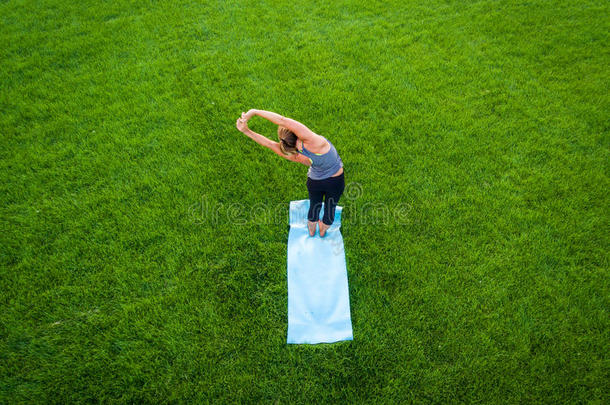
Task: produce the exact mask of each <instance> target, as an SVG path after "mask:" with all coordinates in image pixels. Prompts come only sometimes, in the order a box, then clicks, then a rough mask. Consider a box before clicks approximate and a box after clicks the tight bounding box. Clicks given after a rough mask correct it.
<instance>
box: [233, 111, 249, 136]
mask: <svg viewBox="0 0 610 405" xmlns="http://www.w3.org/2000/svg"><path fill="white" fill-rule="evenodd" d="M235 126H236V127H237V129H239V130H240V131H241V132H243V133H244V134H245V133H246V131H248V130H249V129H250V128H248V120H246V119H244V118H243V113H242V118H238V119H237V122H236V123H235Z"/></svg>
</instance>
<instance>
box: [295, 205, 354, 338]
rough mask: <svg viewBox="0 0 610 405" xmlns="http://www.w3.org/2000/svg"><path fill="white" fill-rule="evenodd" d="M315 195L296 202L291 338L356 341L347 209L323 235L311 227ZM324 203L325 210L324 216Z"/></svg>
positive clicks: (341, 208) (321, 211)
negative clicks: (344, 225) (311, 199)
mask: <svg viewBox="0 0 610 405" xmlns="http://www.w3.org/2000/svg"><path fill="white" fill-rule="evenodd" d="M308 211H309V200H299V201H291V202H290V232H289V233H288V338H287V343H310V344H313V343H332V342H338V341H340V340H353V335H352V321H351V316H350V309H349V290H348V286H347V267H346V265H345V251H344V247H343V237H342V236H341V231H340V230H339V228H340V227H341V211H343V207H340V206H337V208H336V210H335V221H334V222H333V224H332V225H331V227H330V228H328V230H327V231H326V235H324V237H323V238H321V237H320V231H319V229H316V234H315V236H309V232H308V230H307V212H308ZM323 213H324V207H322V209H321V210H320V219H322V215H323Z"/></svg>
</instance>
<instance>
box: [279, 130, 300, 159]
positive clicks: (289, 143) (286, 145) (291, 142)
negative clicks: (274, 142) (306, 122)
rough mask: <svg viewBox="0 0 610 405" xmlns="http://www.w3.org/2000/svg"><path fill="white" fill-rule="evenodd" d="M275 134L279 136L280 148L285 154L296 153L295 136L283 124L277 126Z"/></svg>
mask: <svg viewBox="0 0 610 405" xmlns="http://www.w3.org/2000/svg"><path fill="white" fill-rule="evenodd" d="M277 136H278V138H280V149H281V150H282V152H283V153H284V154H285V155H294V154H295V153H297V140H298V139H299V138H297V136H296V135H295V134H294V132H292V131H291V130H289V129H288V128H284V127H283V126H281V125H280V126H279V127H278V129H277Z"/></svg>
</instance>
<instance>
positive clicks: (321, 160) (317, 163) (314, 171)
mask: <svg viewBox="0 0 610 405" xmlns="http://www.w3.org/2000/svg"><path fill="white" fill-rule="evenodd" d="M322 138H324V139H326V138H325V137H322ZM326 141H327V142H328V143H329V144H330V149H329V151H328V152H326V153H313V152H310V151H308V150H307V149H305V145H303V141H301V147H302V148H303V152H301V151H299V153H301V154H303V155H305V156H307V157H308V158H309V160H310V161H311V166H309V170H308V171H307V176H308V177H309V178H311V179H312V180H322V179H326V178H329V177H331V176H332V175H333V174H335V173H337V171H338V170H339V169H340V168H342V167H343V161H342V160H341V157H340V156H339V153H337V149H335V145H333V144H332V142H331V141H329V140H328V139H326ZM297 150H298V149H297Z"/></svg>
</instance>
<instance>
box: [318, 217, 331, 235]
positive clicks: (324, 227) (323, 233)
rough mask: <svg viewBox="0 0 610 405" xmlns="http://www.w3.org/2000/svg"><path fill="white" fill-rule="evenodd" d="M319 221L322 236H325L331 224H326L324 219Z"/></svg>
mask: <svg viewBox="0 0 610 405" xmlns="http://www.w3.org/2000/svg"><path fill="white" fill-rule="evenodd" d="M318 223H319V224H320V237H321V238H323V237H324V235H326V230H327V229H328V228H330V225H326V224H325V223H324V222H322V221H318Z"/></svg>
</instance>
